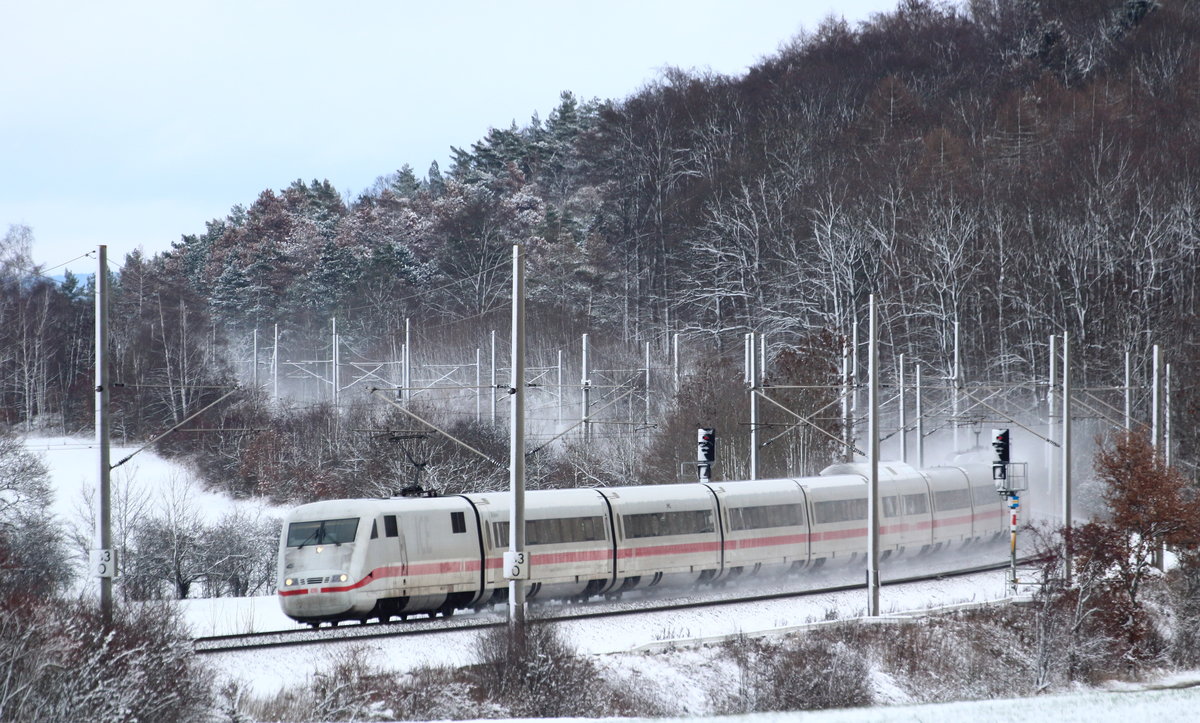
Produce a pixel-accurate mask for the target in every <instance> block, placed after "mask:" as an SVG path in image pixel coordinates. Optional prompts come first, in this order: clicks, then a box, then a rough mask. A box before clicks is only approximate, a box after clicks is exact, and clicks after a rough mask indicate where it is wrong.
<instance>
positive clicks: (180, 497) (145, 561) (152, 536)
mask: <svg viewBox="0 0 1200 723" xmlns="http://www.w3.org/2000/svg"><path fill="white" fill-rule="evenodd" d="M195 497H196V488H195V485H194V484H193V483H192V482H191V481H189V480H186V479H184V478H182V477H180V476H178V475H172V477H171V478H170V480H169V481H168V482H167V484H166V485H165V486H164V487H163V488H162V489H161V490H160V491H159V496H158V499H157V500H156V509H155V513H154V514H153V515H152V516H151V517H149V518H147V519H146V520H145V521H144V522H143V523H142V524H141V525H140V526H138V527H137V528H136V529H135V530H134V533H133V540H134V542H133V547H134V550H135V552H134V554H133V556H132V557H133V561H132V562H131V564H130V565H129V568H128V570H127V572H126V575H127V576H129V577H130V578H132V580H131V582H132V583H133V584H134V585H135V586H136V588H137V589H138V590H142V591H145V593H146V594H147V596H148V597H160V596H162V595H164V594H171V595H174V596H175V597H176V598H178V599H180V600H183V599H185V598H186V597H187V596H188V593H189V592H191V589H192V585H193V584H195V583H197V582H199V581H201V580H203V579H204V578H205V577H206V575H207V574H208V570H207V568H206V566H205V563H206V562H207V561H206V559H205V554H204V553H205V550H206V549H207V548H208V546H209V543H210V538H209V535H208V531H207V530H206V529H205V527H204V523H203V521H202V519H201V518H200V511H199V508H198V507H197V503H196V498H195Z"/></svg>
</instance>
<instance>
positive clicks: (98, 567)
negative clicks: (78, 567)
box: [92, 245, 116, 625]
mask: <svg viewBox="0 0 1200 723" xmlns="http://www.w3.org/2000/svg"><path fill="white" fill-rule="evenodd" d="M97 251H98V253H97V262H98V268H97V271H96V447H97V448H98V449H99V455H98V456H99V466H100V469H99V473H100V474H99V478H98V482H97V496H96V497H97V502H98V504H99V509H98V510H97V511H96V547H95V549H93V550H92V572H93V574H94V575H96V576H97V577H98V578H99V579H100V619H101V620H102V621H103V622H104V624H105V625H109V624H111V623H112V617H113V586H112V581H113V573H114V572H115V570H116V560H115V559H114V558H113V550H112V498H111V492H112V489H111V484H110V480H109V474H110V472H111V471H112V465H111V464H110V463H109V459H110V448H109V444H110V440H109V421H108V401H109V378H108V247H107V246H103V245H102V246H100V247H99V249H98V250H97Z"/></svg>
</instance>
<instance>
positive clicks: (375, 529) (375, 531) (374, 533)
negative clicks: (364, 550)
mask: <svg viewBox="0 0 1200 723" xmlns="http://www.w3.org/2000/svg"><path fill="white" fill-rule="evenodd" d="M378 537H379V523H378V522H376V521H375V520H371V539H372V540H374V539H377V538H378Z"/></svg>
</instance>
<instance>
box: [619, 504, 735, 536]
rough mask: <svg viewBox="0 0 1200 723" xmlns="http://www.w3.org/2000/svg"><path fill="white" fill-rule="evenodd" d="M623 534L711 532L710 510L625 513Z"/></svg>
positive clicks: (693, 533)
mask: <svg viewBox="0 0 1200 723" xmlns="http://www.w3.org/2000/svg"><path fill="white" fill-rule="evenodd" d="M623 519H624V522H625V536H626V537H627V538H630V539H633V538H638V537H662V536H664V535H699V534H704V533H707V532H713V531H714V530H715V528H714V527H713V516H712V511H711V510H681V511H679V512H646V513H643V514H638V515H625V516H624V518H623Z"/></svg>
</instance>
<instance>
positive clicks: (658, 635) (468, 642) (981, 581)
mask: <svg viewBox="0 0 1200 723" xmlns="http://www.w3.org/2000/svg"><path fill="white" fill-rule="evenodd" d="M1005 594H1006V587H1005V583H1004V576H1003V573H1000V572H989V573H979V574H977V575H972V576H969V577H962V578H954V579H947V580H935V581H931V582H925V583H919V584H914V585H908V586H905V587H904V588H903V589H898V588H894V587H885V588H884V590H883V593H882V595H881V600H882V603H881V609H882V610H883V612H884V614H885V615H886V614H890V613H893V612H899V611H907V610H915V611H922V610H925V609H927V608H928V607H930V606H941V605H954V604H959V603H965V602H973V601H974V602H979V601H984V600H994V599H999V598H1002V597H1004V596H1005ZM685 597H686V596H685ZM254 600H255V602H254V603H253V604H252V605H247V606H245V607H239V606H238V604H237V603H234V602H226V601H221V600H213V601H202V600H189V601H185V602H184V606H185V610H186V615H187V619H188V620H189V621H190V622H191V625H192V628H193V630H196V631H198V634H207V635H214V634H222V633H226V632H230V633H232V632H244V631H245V630H246V627H245V624H246V622H247V621H248V620H254V621H258V622H261V623H263V625H264V627H263V628H260V629H262V630H266V629H287V628H295V627H296V625H295V624H294V623H291V622H290V621H287V620H286V618H284V619H283V620H284V624H283V625H281V626H278V627H267V626H268V625H270V623H269V622H268V621H272V620H276V619H278V618H277V617H276V616H278V617H282V616H281V615H280V614H278V613H275V612H272V611H271V610H270V608H271V606H272V605H273V606H274V609H275V610H278V604H277V603H275V601H274V600H273V599H270V598H254ZM865 606H866V591H865V590H853V591H847V592H840V593H832V594H828V595H820V596H814V597H811V598H791V599H778V600H763V601H755V602H747V603H739V604H733V605H721V606H713V607H701V608H690V609H685V610H670V611H650V612H642V613H638V614H635V615H623V616H619V617H615V618H584V619H578V620H568V621H564V622H561V623H559V627H560V630H561V632H562V634H563V635H564V637H565V638H566V639H567V640H568V642H570V643H571V644H572V646H573V647H574V648H575V649H576V650H578V651H579V652H580V653H584V654H590V655H595V656H598V661H597V662H600V663H601V664H602V665H605V666H606V667H610V668H621V669H627V670H628V671H629V674H630V675H639V674H640V675H646V676H654V677H655V678H663V677H664V676H668V677H669V676H675V675H680V673H679V672H678V671H677V670H676V668H677V667H678V666H677V665H676V664H675V661H673V662H672V664H671V665H668V666H665V667H664V666H662V665H660V663H661V662H663V661H664V660H667V659H669V658H671V657H672V651H673V650H675V649H682V647H684V646H686V645H690V644H692V643H694V642H696V641H698V640H699V641H705V642H711V643H717V642H720V641H721V640H722V639H724V638H727V637H732V636H737V635H740V634H750V635H758V634H772V633H774V634H782V633H786V632H788V631H790V630H792V629H795V628H796V627H798V626H804V625H807V624H811V623H813V622H816V621H822V620H826V619H830V618H846V617H857V616H860V615H862V612H863V610H864V608H865ZM622 607H623V605H622V604H621V603H601V602H596V603H592V604H590V605H589V606H588V609H596V610H600V609H621V608H622ZM624 607H627V605H626V606H624ZM547 608H548V609H551V610H554V611H558V610H561V608H560V607H559V606H547ZM534 611H535V614H536V611H537V609H536V608H535V609H534ZM503 614H504V608H502V607H496V608H494V609H492V610H490V611H484V612H482V613H479V614H477V615H471V614H461V615H459V616H456V617H455V618H454V620H475V619H485V620H495V621H499V620H502V619H503ZM407 624H408V625H412V624H421V625H424V623H422V622H420V621H416V623H407ZM403 625H405V624H398V627H397V629H398V630H403ZM239 628H240V629H239ZM210 631H211V632H210ZM477 636H478V633H477V632H474V631H467V630H463V631H455V632H445V633H440V634H438V635H437V637H436V644H431V643H433V642H434V641H433V639H432V638H430V636H428V635H410V636H404V635H402V636H397V637H394V638H384V639H380V638H373V639H369V640H359V641H349V642H345V643H322V644H312V645H302V646H289V647H285V648H274V649H265V650H252V651H246V652H229V653H217V654H212V655H207V656H205V659H206V660H210V661H212V663H213V664H214V665H215V666H217V668H218V669H219V670H221V671H222V672H223V673H225V674H228V675H230V676H231V677H233V678H236V679H240V680H244V681H246V682H247V683H249V684H250V687H251V689H252V690H253V692H255V693H258V694H271V693H274V692H277V691H279V690H281V689H282V688H284V687H290V686H294V685H304V684H305V683H306V681H308V680H310V679H311V677H312V676H313V675H315V674H316V673H318V672H321V671H323V670H326V669H328V668H329V667H330V666H331V664H332V661H333V660H334V658H335V657H336V656H337V655H339V654H341V653H342V652H344V651H345V649H347V648H349V647H353V648H355V649H357V650H358V651H359V652H360V654H362V655H363V656H364V659H365V662H367V663H368V664H370V665H372V666H375V667H377V668H379V669H381V670H389V671H395V672H405V671H408V670H412V669H414V668H418V667H422V666H439V665H445V666H461V665H466V664H471V663H474V662H477V659H476V655H475V642H476V639H477ZM697 650H702V652H700V653H696V654H697V655H701V656H709V655H713V654H715V652H716V651H719V648H718V647H716V646H713V647H709V648H704V649H697ZM704 651H707V652H704ZM689 655H691V653H689ZM608 656H611V658H608V659H604V658H605V657H608ZM687 667H688V671H687V672H686V676H685V677H686V678H688V679H694V677H695V675H697V670H696V669H695V668H692V667H691V666H687ZM701 667H702V666H701ZM681 690H687V689H686V688H681ZM697 704H698V703H697ZM693 710H696V712H700V710H699V709H693Z"/></svg>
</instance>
